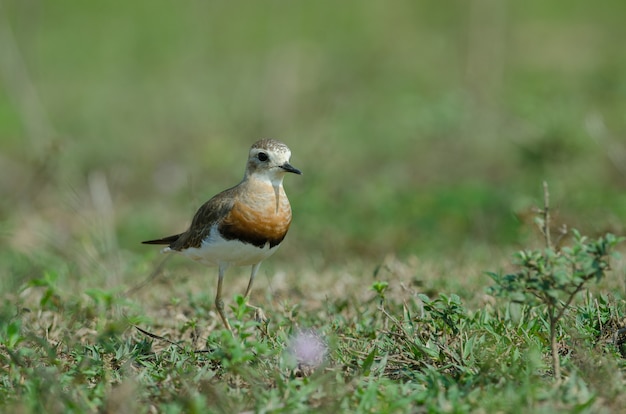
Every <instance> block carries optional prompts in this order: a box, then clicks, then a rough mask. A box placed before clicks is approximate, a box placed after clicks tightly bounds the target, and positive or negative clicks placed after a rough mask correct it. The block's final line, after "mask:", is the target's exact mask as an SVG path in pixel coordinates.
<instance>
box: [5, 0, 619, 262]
mask: <svg viewBox="0 0 626 414" xmlns="http://www.w3.org/2000/svg"><path fill="white" fill-rule="evenodd" d="M624 16H626V2H624V1H621V0H605V1H603V2H593V3H592V2H588V1H573V0H568V1H565V0H562V1H552V2H546V1H542V0H530V1H523V2H513V1H500V0H473V1H471V0H470V1H468V0H458V1H447V2H441V1H395V2H357V1H346V2H336V1H333V2H331V1H316V2H283V1H268V2H254V1H248V2H227V1H184V2H171V1H160V0H149V1H148V0H143V1H106V2H85V1H78V0H55V1H43V0H0V76H1V77H0V80H1V88H0V194H2V198H1V199H0V216H1V217H2V224H1V226H2V227H1V231H2V234H3V236H4V237H3V240H2V245H3V247H2V250H3V252H2V253H1V255H2V256H1V257H3V258H4V259H3V261H4V262H5V263H4V265H3V268H5V270H6V269H7V267H9V268H11V269H13V271H16V270H15V269H16V268H19V267H20V266H22V265H21V264H20V263H26V262H28V263H32V261H33V257H34V256H42V255H47V256H48V257H56V258H59V257H60V258H61V259H63V258H66V259H67V258H70V259H72V258H77V257H80V258H82V259H84V260H88V261H89V260H92V261H93V262H98V260H99V258H100V257H101V256H102V252H105V253H106V252H107V251H108V252H113V251H115V252H117V253H116V254H122V255H124V257H126V258H127V260H128V261H131V262H132V261H142V260H143V261H145V258H147V257H152V255H156V251H155V250H154V249H150V248H147V247H146V246H142V245H140V244H139V242H140V241H141V240H145V239H151V238H154V237H159V236H165V235H169V234H172V233H175V232H178V231H182V230H184V228H185V227H186V226H187V225H188V223H189V221H190V219H191V216H192V214H193V213H194V212H195V210H196V209H197V207H199V205H200V204H201V203H202V202H204V201H205V200H206V199H208V198H209V197H210V196H212V195H213V194H215V193H217V192H218V191H220V190H223V189H225V188H227V187H230V186H232V185H234V184H236V183H237V182H238V181H239V180H240V179H241V177H242V175H243V170H244V161H245V158H246V156H247V151H248V148H249V146H250V145H251V144H252V143H253V142H254V141H255V140H257V139H258V138H263V137H272V138H276V139H280V140H283V141H284V142H286V143H287V144H288V145H289V146H290V148H291V149H292V164H293V165H295V166H297V167H298V168H300V169H302V170H303V171H304V175H303V176H301V177H297V176H288V177H286V180H285V187H286V190H287V193H288V195H289V197H290V199H291V202H292V206H293V210H294V222H293V225H292V229H291V231H290V235H289V236H288V239H287V241H288V242H287V243H285V246H283V247H282V248H281V253H280V254H279V255H277V256H276V258H275V259H272V260H280V261H290V260H293V258H294V257H296V258H300V259H302V260H304V261H305V262H306V261H310V262H311V263H314V264H315V265H316V266H323V265H325V264H333V263H342V262H344V261H350V260H352V259H353V258H360V259H362V260H371V261H373V262H376V261H381V260H382V258H383V257H384V256H385V255H387V254H390V253H391V254H397V255H399V256H401V257H403V256H410V255H417V256H421V255H435V254H437V255H438V254H443V255H456V254H462V253H463V252H465V253H467V254H472V252H474V251H476V249H477V248H479V247H480V246H486V247H487V248H490V247H491V246H493V247H498V248H499V247H506V246H519V245H520V244H521V243H525V242H527V241H528V238H529V237H531V235H532V234H533V225H532V212H531V208H532V207H533V206H535V205H540V204H541V197H542V193H541V183H542V181H543V180H546V181H547V182H548V183H549V184H550V189H551V196H552V203H553V205H554V207H555V208H556V210H557V212H558V214H559V216H558V220H559V221H562V222H566V223H568V224H569V225H570V226H573V227H578V228H580V229H582V230H583V231H586V232H588V233H591V234H595V233H600V232H604V231H607V230H610V231H613V232H616V233H621V232H623V222H624V219H625V218H626V197H625V194H624V189H625V187H626V99H625V98H626V53H625V50H624V46H623V40H624V39H625V38H626V25H625V24H624ZM105 256H106V254H105ZM23 266H27V265H26V264H23Z"/></svg>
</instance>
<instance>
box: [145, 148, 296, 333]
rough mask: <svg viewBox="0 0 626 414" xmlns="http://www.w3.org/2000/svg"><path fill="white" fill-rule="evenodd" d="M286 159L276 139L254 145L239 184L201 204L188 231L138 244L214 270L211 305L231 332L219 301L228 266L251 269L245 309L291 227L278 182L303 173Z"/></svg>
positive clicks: (286, 153)
mask: <svg viewBox="0 0 626 414" xmlns="http://www.w3.org/2000/svg"><path fill="white" fill-rule="evenodd" d="M290 158H291V150H290V149H289V147H287V145H285V144H284V143H282V142H280V141H278V140H274V139H261V140H259V141H257V142H255V143H254V144H253V145H252V147H251V148H250V152H249V154H248V161H247V163H246V170H245V174H244V176H243V179H242V180H241V182H239V184H237V185H236V186H234V187H231V188H229V189H227V190H224V191H222V192H221V193H219V194H217V195H215V196H213V197H212V198H211V199H210V200H209V201H207V202H206V203H204V204H203V205H202V206H201V207H200V208H199V209H198V211H197V212H196V214H195V215H194V217H193V220H192V221H191V225H190V226H189V228H188V229H187V231H185V232H184V233H179V234H175V235H173V236H168V237H163V238H161V239H156V240H148V241H144V242H142V243H143V244H160V245H167V247H165V248H163V249H162V250H161V252H162V253H170V252H173V253H177V254H180V255H183V256H186V257H188V258H190V259H192V260H195V261H196V262H199V263H202V264H204V265H207V266H217V268H218V275H217V277H218V279H217V292H216V295H215V307H216V308H217V312H218V314H219V316H220V318H221V320H222V322H223V324H224V327H225V328H226V329H228V330H229V331H230V332H231V333H232V332H233V330H232V327H231V326H230V323H229V322H228V319H227V318H226V315H225V313H224V301H223V300H222V282H223V280H224V274H225V273H226V271H227V269H228V268H230V267H231V266H252V270H251V272H250V280H249V281H248V287H247V288H246V292H245V294H244V300H245V303H246V305H247V304H248V298H249V296H250V291H251V289H252V284H253V283H254V278H255V276H256V274H257V272H258V270H259V267H260V265H261V262H262V261H263V260H265V259H267V258H268V257H269V256H271V255H272V254H274V253H275V252H276V250H277V249H278V247H279V246H280V244H281V243H282V241H283V239H284V238H285V236H286V234H287V231H288V230H289V226H290V224H291V219H292V213H291V205H290V204H289V199H288V198H287V195H286V194H285V190H284V188H283V179H284V177H285V175H287V174H288V173H293V174H298V175H301V174H302V172H301V171H300V170H299V169H297V168H295V167H294V166H292V165H291V164H290V163H289V160H290ZM248 306H250V305H248ZM250 307H252V308H255V309H256V310H257V312H258V311H259V310H260V309H259V308H256V307H254V306H250ZM257 315H259V313H257ZM260 315H263V313H262V311H261V312H260Z"/></svg>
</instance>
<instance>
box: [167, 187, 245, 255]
mask: <svg viewBox="0 0 626 414" xmlns="http://www.w3.org/2000/svg"><path fill="white" fill-rule="evenodd" d="M234 193H235V187H233V188H229V189H228V190H225V191H222V192H221V193H219V194H218V195H216V196H214V197H213V198H211V199H210V200H209V201H207V202H206V203H204V204H203V205H202V207H200V208H199V209H198V211H197V212H196V215H195V216H194V217H193V220H192V221H191V225H190V226H189V230H187V231H186V232H185V233H183V234H181V235H180V237H178V238H177V239H176V240H175V241H174V242H172V244H170V248H171V249H172V250H183V249H186V248H188V247H200V245H201V244H202V240H204V239H205V238H207V237H208V236H209V233H210V232H211V227H212V226H213V225H214V224H215V223H217V222H219V221H220V220H221V219H222V218H223V217H225V216H226V215H227V214H228V212H229V211H230V210H231V209H232V208H233V204H234V195H235V194H234Z"/></svg>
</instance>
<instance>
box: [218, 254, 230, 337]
mask: <svg viewBox="0 0 626 414" xmlns="http://www.w3.org/2000/svg"><path fill="white" fill-rule="evenodd" d="M226 269H228V265H220V267H219V271H218V272H219V274H218V278H217V294H216V295H215V307H216V308H217V313H218V314H219V315H220V318H222V322H223V323H224V326H225V327H226V329H228V330H229V331H230V333H232V332H233V329H232V328H231V327H230V324H229V323H228V319H226V315H224V301H223V300H222V281H223V280H224V273H226Z"/></svg>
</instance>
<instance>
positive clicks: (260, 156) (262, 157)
mask: <svg viewBox="0 0 626 414" xmlns="http://www.w3.org/2000/svg"><path fill="white" fill-rule="evenodd" d="M256 157H257V158H258V159H259V161H267V160H268V159H269V157H268V156H267V154H266V153H264V152H259V153H258V154H257V156H256Z"/></svg>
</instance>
